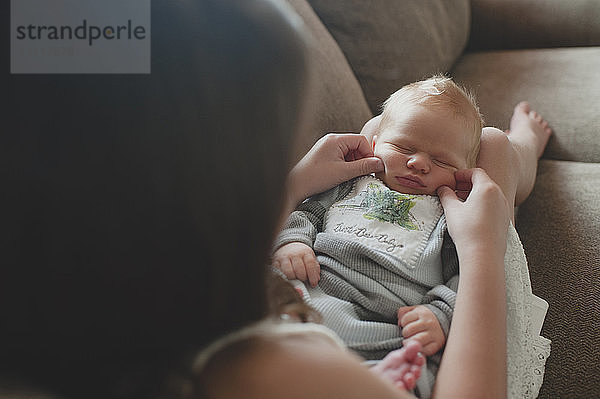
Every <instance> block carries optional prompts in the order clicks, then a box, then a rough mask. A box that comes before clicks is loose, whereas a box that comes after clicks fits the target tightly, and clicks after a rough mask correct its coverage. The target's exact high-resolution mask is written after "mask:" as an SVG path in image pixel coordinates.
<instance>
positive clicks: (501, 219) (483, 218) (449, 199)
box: [438, 168, 510, 259]
mask: <svg viewBox="0 0 600 399" xmlns="http://www.w3.org/2000/svg"><path fill="white" fill-rule="evenodd" d="M455 177H456V190H457V191H458V192H459V193H460V192H462V193H463V194H462V195H461V197H462V198H466V199H465V200H464V201H463V200H462V199H460V198H459V197H458V196H457V194H456V193H455V192H454V190H452V189H451V188H449V187H446V186H442V187H440V188H438V196H439V198H440V202H441V203H442V206H443V207H444V212H445V214H446V221H447V223H448V232H449V233H450V236H451V237H452V240H453V241H454V243H455V245H456V248H457V251H458V252H459V257H460V253H461V251H463V252H464V250H465V249H466V250H467V253H474V252H472V251H475V253H480V254H483V253H486V254H487V256H493V255H496V256H500V257H501V259H504V252H505V251H506V234H507V231H508V222H509V218H510V213H509V206H508V201H507V200H506V198H505V197H504V194H503V193H502V190H501V189H500V187H499V186H498V185H497V184H496V183H494V181H493V180H492V179H491V178H490V177H489V176H488V175H487V173H485V171H484V170H483V169H478V168H475V169H464V170H459V171H457V172H456V173H455Z"/></svg>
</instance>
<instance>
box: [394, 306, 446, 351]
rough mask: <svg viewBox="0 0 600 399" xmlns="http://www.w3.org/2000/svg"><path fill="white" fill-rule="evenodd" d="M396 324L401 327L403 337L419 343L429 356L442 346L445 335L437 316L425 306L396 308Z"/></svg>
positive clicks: (444, 341)
mask: <svg viewBox="0 0 600 399" xmlns="http://www.w3.org/2000/svg"><path fill="white" fill-rule="evenodd" d="M398 325H399V326H400V327H402V336H403V337H404V339H408V338H410V339H414V340H417V341H419V342H420V343H421V345H422V346H423V350H422V351H421V352H423V354H424V355H426V356H431V355H433V354H434V353H436V352H437V351H439V350H440V349H442V348H443V347H444V344H445V343H446V336H445V335H444V331H443V330H442V326H441V325H440V322H439V321H438V319H437V317H435V315H434V314H433V312H432V311H431V310H429V308H427V306H424V305H418V306H404V307H401V308H400V309H398Z"/></svg>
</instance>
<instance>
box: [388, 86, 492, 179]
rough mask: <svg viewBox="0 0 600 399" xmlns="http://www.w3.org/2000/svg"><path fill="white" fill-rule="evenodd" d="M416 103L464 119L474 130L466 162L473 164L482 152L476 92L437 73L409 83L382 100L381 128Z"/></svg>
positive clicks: (469, 164)
mask: <svg viewBox="0 0 600 399" xmlns="http://www.w3.org/2000/svg"><path fill="white" fill-rule="evenodd" d="M415 105H421V106H425V107H432V108H437V109H439V110H442V111H447V112H450V113H451V114H452V115H453V116H454V117H455V118H458V119H460V120H462V121H463V122H464V124H465V127H466V128H467V129H469V130H470V131H471V132H472V133H473V135H472V137H473V141H472V146H471V151H470V152H469V154H468V156H467V165H468V166H469V167H474V166H475V164H476V162H477V155H478V154H479V145H480V140H481V129H483V117H482V116H481V112H479V107H478V106H477V102H476V100H475V97H474V96H473V94H471V92H469V91H468V90H466V89H465V88H463V87H461V86H459V85H457V84H456V83H455V82H454V81H453V80H452V78H449V77H447V76H444V75H434V76H432V77H430V78H429V79H426V80H421V81H418V82H414V83H411V84H408V85H406V86H404V87H402V88H401V89H400V90H398V91H396V92H395V93H393V94H392V95H391V96H390V97H389V98H388V99H387V100H386V101H385V102H384V103H383V114H382V118H381V123H380V126H379V131H380V132H381V131H383V129H384V128H385V127H388V126H389V125H390V124H391V123H392V120H393V116H394V115H398V114H401V113H404V112H406V110H407V109H408V108H409V107H412V106H415Z"/></svg>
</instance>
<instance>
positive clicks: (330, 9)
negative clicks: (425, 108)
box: [309, 0, 471, 113]
mask: <svg viewBox="0 0 600 399" xmlns="http://www.w3.org/2000/svg"><path fill="white" fill-rule="evenodd" d="M309 2H310V4H311V5H312V6H313V8H314V10H315V11H316V13H317V14H318V15H319V17H320V18H321V20H322V21H323V23H324V24H325V26H327V28H328V29H329V31H330V32H331V34H332V35H333V37H334V38H335V39H336V41H337V42H338V44H339V46H340V47H341V48H342V50H343V51H344V54H345V55H346V58H347V59H348V61H349V63H350V65H351V66H352V69H353V70H354V72H355V73H356V77H357V78H358V80H359V82H360V84H361V86H362V87H363V90H364V92H365V97H366V98H367V102H368V103H369V106H370V107H371V110H372V112H374V113H379V112H380V106H381V103H382V102H383V101H384V100H385V99H386V98H387V97H388V96H389V95H390V94H391V93H393V92H394V91H396V90H397V89H399V88H400V87H402V86H403V85H405V84H407V83H410V82H413V81H416V80H420V79H422V78H425V77H429V76H430V75H432V74H434V73H438V72H446V71H447V70H448V69H450V67H451V66H452V65H453V64H454V61H456V59H457V58H458V56H459V55H460V54H461V53H462V51H463V50H464V48H465V45H466V43H467V39H468V36H469V28H470V22H471V14H470V2H469V0H402V1H400V0H377V1H364V0H309Z"/></svg>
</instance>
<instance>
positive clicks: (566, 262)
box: [517, 160, 600, 398]
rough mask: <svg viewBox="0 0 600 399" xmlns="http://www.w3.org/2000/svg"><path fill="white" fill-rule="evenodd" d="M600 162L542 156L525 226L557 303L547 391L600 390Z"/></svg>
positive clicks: (549, 324)
mask: <svg viewBox="0 0 600 399" xmlns="http://www.w3.org/2000/svg"><path fill="white" fill-rule="evenodd" d="M599 210H600V164H596V163H577V162H564V161H551V160H542V161H541V162H540V166H539V170H538V177H537V182H536V185H535V188H534V190H533V192H532V194H531V196H530V197H529V198H528V199H527V201H525V202H524V203H523V204H522V205H521V206H520V209H519V216H518V219H517V229H518V231H519V234H520V236H521V240H522V242H523V246H524V248H525V253H526V254H527V259H528V262H529V269H530V273H531V282H532V288H533V292H534V293H535V294H536V295H539V296H541V297H542V298H544V299H546V300H547V301H548V302H549V304H550V308H549V310H548V315H547V317H546V322H545V324H544V328H543V331H542V335H544V336H546V337H548V338H549V339H551V340H552V354H551V355H550V357H549V358H548V361H547V363H546V375H545V382H544V385H543V386H542V389H541V393H540V396H539V397H540V398H557V397H560V398H600V363H599V362H598V359H600V336H599V335H598V331H599V330H600V324H599V321H598V319H599V318H600V284H599V283H598V282H599V281H600V235H599V234H598V233H599V229H598V226H600V211H599Z"/></svg>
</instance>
